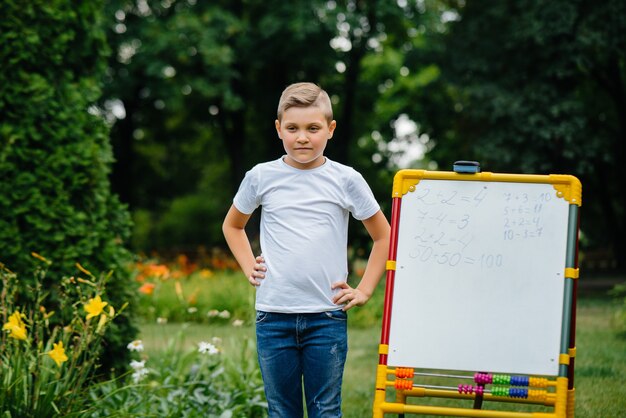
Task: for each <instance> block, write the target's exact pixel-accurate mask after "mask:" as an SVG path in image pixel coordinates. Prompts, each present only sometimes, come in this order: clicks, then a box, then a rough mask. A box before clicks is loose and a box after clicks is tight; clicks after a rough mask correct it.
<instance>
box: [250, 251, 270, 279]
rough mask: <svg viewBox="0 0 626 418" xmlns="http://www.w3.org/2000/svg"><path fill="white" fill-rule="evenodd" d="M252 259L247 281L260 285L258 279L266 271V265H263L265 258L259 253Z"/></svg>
mask: <svg viewBox="0 0 626 418" xmlns="http://www.w3.org/2000/svg"><path fill="white" fill-rule="evenodd" d="M254 261H255V264H254V267H253V269H254V270H252V273H251V274H250V275H249V276H248V281H249V282H250V284H251V285H252V286H261V282H260V281H259V279H264V278H265V272H266V271H267V267H265V259H264V258H263V256H261V255H260V256H258V257H257V258H255V259H254Z"/></svg>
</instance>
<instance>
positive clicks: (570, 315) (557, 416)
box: [373, 170, 582, 418]
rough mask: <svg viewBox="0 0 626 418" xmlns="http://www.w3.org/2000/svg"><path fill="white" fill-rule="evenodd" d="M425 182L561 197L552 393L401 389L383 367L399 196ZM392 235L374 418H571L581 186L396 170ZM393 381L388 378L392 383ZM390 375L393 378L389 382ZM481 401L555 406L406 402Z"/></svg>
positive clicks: (555, 177) (567, 180)
mask: <svg viewBox="0 0 626 418" xmlns="http://www.w3.org/2000/svg"><path fill="white" fill-rule="evenodd" d="M423 179H430V180H444V181H445V180H454V181H486V182H505V183H506V182H509V183H542V184H551V185H552V186H553V187H554V188H555V190H556V195H557V197H559V198H563V199H565V200H566V201H567V202H568V203H569V219H568V236H567V240H568V242H567V254H566V263H565V264H566V265H565V266H564V270H565V275H564V278H565V280H566V286H565V301H564V302H565V303H564V305H565V307H564V313H563V319H562V321H563V326H564V328H565V329H566V330H567V332H566V333H564V334H563V335H562V336H561V339H562V341H561V354H560V356H559V363H560V364H559V375H558V377H556V378H555V379H544V380H546V381H547V383H546V385H547V386H550V387H552V388H553V389H554V391H545V395H544V396H542V397H540V398H538V399H513V398H510V397H505V396H496V395H492V394H490V393H484V394H481V395H477V394H473V393H472V394H463V393H459V392H457V391H454V390H450V389H440V388H424V387H411V388H403V382H402V380H405V381H408V384H409V385H410V384H411V381H409V380H408V379H401V378H400V377H398V370H397V369H398V368H393V367H388V366H387V355H388V353H389V345H388V342H389V324H390V315H391V305H392V300H393V299H392V293H393V280H394V277H395V269H396V251H397V248H396V247H397V234H398V231H397V229H398V221H399V212H400V205H401V200H402V196H404V195H405V194H407V193H408V192H412V191H414V190H415V188H416V186H417V184H419V182H420V181H421V180H423ZM392 203H393V205H392V217H391V221H392V222H391V223H392V232H391V240H390V241H391V244H390V249H389V260H388V261H387V284H386V286H387V287H386V291H385V308H384V315H383V329H382V333H381V343H380V345H379V365H378V367H377V373H376V388H375V395H374V404H373V418H384V415H385V414H389V413H391V414H400V415H402V416H403V415H404V414H422V415H424V414H430V415H441V416H463V417H494V418H495V417H498V418H520V417H526V418H530V417H532V418H573V417H574V402H575V400H574V395H575V389H574V378H573V374H574V359H575V355H576V347H575V344H574V335H573V332H571V333H570V328H571V325H572V322H573V320H574V318H575V311H576V289H577V282H578V280H577V279H578V275H579V271H578V217H579V207H580V206H581V204H582V185H581V183H580V181H579V180H578V179H577V178H576V177H574V176H571V175H564V174H550V175H534V174H506V173H491V172H479V173H457V172H449V171H428V170H400V171H399V172H398V173H396V175H395V177H394V182H393V188H392ZM574 329H575V328H574ZM390 376H392V378H390ZM393 376H396V378H395V379H393ZM388 388H394V389H395V391H396V401H395V402H390V401H387V400H386V396H387V390H388ZM478 396H480V397H481V402H482V399H484V400H485V401H498V402H513V403H530V404H541V405H545V406H549V407H553V411H552V412H516V411H495V410H481V409H469V408H456V407H442V406H430V405H415V404H407V403H406V399H407V397H435V398H453V399H474V400H476V398H477V397H478Z"/></svg>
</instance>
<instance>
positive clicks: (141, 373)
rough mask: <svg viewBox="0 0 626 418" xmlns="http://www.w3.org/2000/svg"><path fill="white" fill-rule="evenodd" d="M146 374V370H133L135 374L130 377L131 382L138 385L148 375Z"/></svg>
mask: <svg viewBox="0 0 626 418" xmlns="http://www.w3.org/2000/svg"><path fill="white" fill-rule="evenodd" d="M148 373H150V372H149V371H148V369H138V370H135V372H134V373H133V374H132V375H131V377H132V378H133V382H135V383H139V382H140V381H141V380H142V379H143V378H144V377H145V376H147V375H148Z"/></svg>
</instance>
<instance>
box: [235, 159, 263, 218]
mask: <svg viewBox="0 0 626 418" xmlns="http://www.w3.org/2000/svg"><path fill="white" fill-rule="evenodd" d="M258 178H259V175H258V170H256V169H255V168H253V169H252V170H250V171H248V172H247V173H246V175H245V177H244V178H243V180H242V181H241V184H240V185H239V190H237V193H236V194H235V197H234V198H233V204H234V205H235V207H236V208H237V210H238V211H239V212H241V213H245V214H246V215H250V214H251V213H252V212H254V210H255V209H256V208H258V207H259V205H260V202H259V195H258V190H259V182H258Z"/></svg>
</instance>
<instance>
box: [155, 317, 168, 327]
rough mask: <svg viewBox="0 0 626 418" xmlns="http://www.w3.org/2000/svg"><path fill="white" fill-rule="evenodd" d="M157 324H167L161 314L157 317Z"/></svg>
mask: <svg viewBox="0 0 626 418" xmlns="http://www.w3.org/2000/svg"><path fill="white" fill-rule="evenodd" d="M157 324H159V325H163V324H167V318H164V317H162V316H160V317H158V318H157Z"/></svg>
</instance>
